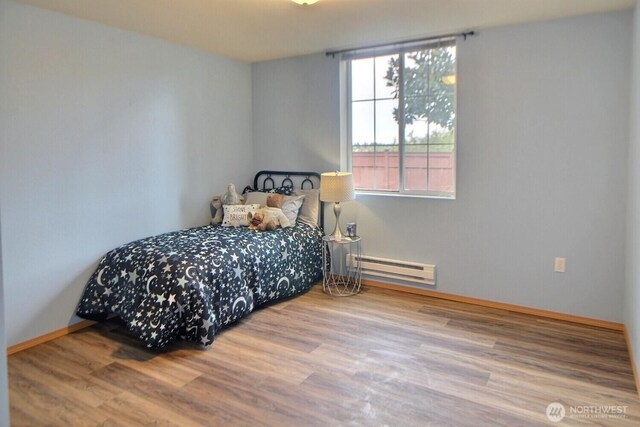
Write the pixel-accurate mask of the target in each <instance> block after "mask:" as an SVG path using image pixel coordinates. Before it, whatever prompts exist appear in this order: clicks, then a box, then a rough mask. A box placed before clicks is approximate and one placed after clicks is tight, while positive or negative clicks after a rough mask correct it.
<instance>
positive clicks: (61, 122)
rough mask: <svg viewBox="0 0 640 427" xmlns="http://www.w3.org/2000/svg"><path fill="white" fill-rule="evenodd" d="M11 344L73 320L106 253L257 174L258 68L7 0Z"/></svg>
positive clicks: (0, 121)
mask: <svg viewBox="0 0 640 427" xmlns="http://www.w3.org/2000/svg"><path fill="white" fill-rule="evenodd" d="M0 58H2V64H3V66H2V72H1V73H0V90H1V91H2V96H0V111H1V113H2V114H1V115H0V129H3V138H2V140H1V144H2V149H3V155H2V159H1V162H2V167H1V176H0V196H1V198H2V212H1V213H2V223H1V229H2V237H3V242H2V245H3V254H4V259H3V261H4V273H5V274H4V278H5V298H6V301H9V302H10V304H7V306H6V319H7V325H6V326H7V331H6V332H7V341H8V344H15V343H18V342H21V341H24V340H27V339H29V338H32V337H35V336H39V335H42V334H44V333H47V332H50V331H52V330H55V329H58V328H61V327H64V326H66V325H68V324H70V323H75V322H76V321H78V320H79V319H78V318H76V317H75V316H74V315H73V313H74V311H75V306H76V304H77V302H78V300H79V298H80V296H81V293H82V290H83V288H84V285H85V283H86V280H87V279H88V277H89V275H90V273H91V272H92V270H93V268H94V267H95V265H96V264H97V262H98V260H99V259H100V257H101V256H102V255H103V254H104V253H105V252H107V251H108V250H111V249H112V248H114V247H116V246H119V245H121V244H123V243H125V242H128V241H131V240H134V239H138V238H142V237H145V236H149V235H153V234H158V233H162V232H167V231H171V230H175V229H179V228H182V227H187V226H196V225H203V224H206V223H207V222H208V218H209V211H208V200H210V198H211V196H212V195H214V194H216V193H219V192H221V191H223V190H224V188H225V187H226V184H227V182H229V181H235V182H236V183H240V184H243V183H246V182H248V180H249V178H250V171H251V164H250V163H251V148H252V140H251V138H252V134H251V122H252V118H251V114H252V110H251V109H252V105H251V99H252V97H251V67H250V65H249V64H247V63H244V62H240V61H236V60H232V59H228V58H225V57H221V56H216V55H212V54H210V53H205V52H202V51H199V50H195V49H190V48H186V47H183V46H179V45H176V44H172V43H169V42H165V41H161V40H157V39H154V38H150V37H146V36H141V35H138V34H134V33H131V32H127V31H122V30H118V29H114V28H110V27H107V26H102V25H99V24H95V23H92V22H88V21H82V20H79V19H76V18H71V17H67V16H65V15H61V14H57V13H53V12H50V11H46V10H42V9H37V8H33V7H30V6H26V5H24V4H20V3H16V2H13V1H11V2H9V3H8V5H7V9H6V17H5V19H4V21H3V25H2V27H1V28H0Z"/></svg>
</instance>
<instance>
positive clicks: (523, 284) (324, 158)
mask: <svg viewBox="0 0 640 427" xmlns="http://www.w3.org/2000/svg"><path fill="white" fill-rule="evenodd" d="M631 23H632V19H631V14H630V13H629V12H620V13H609V14H598V15H590V16H584V17H576V18H569V19H562V20H556V21H548V22H542V23H535V24H527V25H518V26H512V27H504V28H499V29H492V30H486V31H482V32H481V33H480V35H479V36H478V37H474V38H470V39H469V40H467V41H466V42H460V43H459V50H458V58H459V86H458V163H457V165H458V173H457V188H458V193H457V199H456V200H454V201H449V200H433V199H416V198H398V197H388V196H387V197H384V196H359V198H358V200H357V201H356V202H350V203H345V204H343V214H342V215H343V216H342V221H343V223H344V222H347V221H357V222H358V230H359V232H360V234H361V235H362V236H363V237H364V239H363V250H364V252H365V253H367V254H370V255H378V256H383V257H389V258H399V259H405V260H414V261H421V262H430V263H435V264H436V265H437V267H438V286H437V289H438V290H440V291H443V292H449V293H455V294H462V295H467V296H472V297H478V298H486V299H491V300H497V301H505V302H508V303H513V304H521V305H526V306H531V307H538V308H543V309H548V310H555V311H561V312H566V313H573V314H577V315H584V316H591V317H596V318H601V319H607V320H612V321H622V320H623V319H622V317H623V316H622V310H621V309H620V308H621V307H622V303H623V291H624V269H625V259H624V258H625V251H624V240H625V239H624V232H625V210H626V207H625V206H626V193H627V188H626V186H627V185H626V171H627V161H626V159H627V145H628V144H627V138H628V100H629V95H628V93H629V88H628V82H629V78H630V76H629V69H630V60H629V53H630V41H631ZM338 75H339V63H338V61H337V60H332V59H331V58H325V57H324V55H315V56H307V57H301V58H293V59H284V60H277V61H271V62H263V63H257V64H253V94H254V100H253V105H254V129H253V132H254V145H255V147H256V150H255V155H254V162H255V165H256V167H257V168H262V167H273V166H275V165H277V166H278V167H294V168H310V169H318V170H332V169H334V168H336V167H338V165H339V160H340V141H339V129H340V120H339V109H340V107H341V106H340V101H339V99H340V96H339V91H340V87H339V84H338ZM285 148H286V149H285ZM318 154H319V155H318ZM329 218H331V215H329ZM328 222H331V221H328ZM329 226H331V225H330V224H329ZM556 256H564V257H566V258H567V272H566V273H564V274H559V273H554V272H553V261H554V257H556Z"/></svg>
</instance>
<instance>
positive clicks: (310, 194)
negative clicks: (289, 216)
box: [294, 189, 320, 227]
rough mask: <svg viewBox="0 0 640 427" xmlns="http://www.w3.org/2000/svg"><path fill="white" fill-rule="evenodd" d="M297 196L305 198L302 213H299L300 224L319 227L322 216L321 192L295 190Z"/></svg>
mask: <svg viewBox="0 0 640 427" xmlns="http://www.w3.org/2000/svg"><path fill="white" fill-rule="evenodd" d="M294 194H295V195H296V196H305V198H304V201H303V202H302V206H301V207H300V212H299V213H298V219H299V220H300V222H304V223H305V224H309V225H311V226H314V227H315V226H316V225H318V217H319V215H320V190H319V189H311V190H295V191H294Z"/></svg>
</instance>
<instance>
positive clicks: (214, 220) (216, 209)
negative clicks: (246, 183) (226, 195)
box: [209, 194, 244, 225]
mask: <svg viewBox="0 0 640 427" xmlns="http://www.w3.org/2000/svg"><path fill="white" fill-rule="evenodd" d="M221 198H222V194H221V195H219V196H215V197H214V198H213V199H212V200H211V203H209V210H210V211H211V224H212V225H217V224H220V223H221V222H222V218H223V216H224V211H223V210H222V200H221ZM240 203H244V197H243V196H240Z"/></svg>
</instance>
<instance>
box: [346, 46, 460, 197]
mask: <svg viewBox="0 0 640 427" xmlns="http://www.w3.org/2000/svg"><path fill="white" fill-rule="evenodd" d="M452 44H453V46H456V62H455V75H456V80H457V76H458V55H457V53H458V52H457V43H456V42H455V40H453V42H452ZM438 46H439V43H438V42H436V43H428V44H426V45H422V46H413V47H401V48H397V47H396V48H391V49H385V50H377V51H376V52H372V53H368V54H367V53H361V54H358V53H355V54H352V55H349V56H347V57H345V58H344V61H345V63H346V82H347V85H346V103H347V107H346V121H347V126H346V127H347V129H346V131H347V144H346V148H347V153H346V160H347V170H349V171H353V146H352V143H353V135H352V126H351V120H352V117H353V116H352V111H351V110H352V105H353V100H352V97H351V93H352V91H351V86H352V82H351V74H352V73H351V61H352V60H354V59H364V58H375V57H378V56H387V55H395V54H397V55H399V60H400V66H399V71H398V73H399V76H400V80H401V81H402V82H404V75H403V73H404V54H405V53H407V52H413V51H416V50H426V49H429V48H437V47H438ZM374 84H375V82H374ZM398 90H399V94H398V109H399V112H398V116H399V117H400V118H401V120H402V121H403V123H402V125H400V123H399V124H398V169H399V177H398V187H399V189H398V190H397V191H396V190H364V189H356V193H357V194H361V195H378V196H392V197H416V198H427V199H445V200H455V199H456V194H457V175H458V170H457V158H458V156H457V150H458V123H457V121H458V83H457V81H456V84H455V88H454V98H455V119H454V133H453V161H454V172H453V194H448V193H443V192H438V191H429V190H405V189H404V178H405V177H404V175H405V171H404V161H405V159H404V155H405V151H404V150H405V147H404V146H405V142H404V137H405V135H404V128H405V126H404V103H403V102H400V100H401V99H404V84H400V87H399V88H398ZM374 96H375V93H374ZM374 102H375V99H374ZM374 126H375V114H374ZM427 174H428V172H427Z"/></svg>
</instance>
